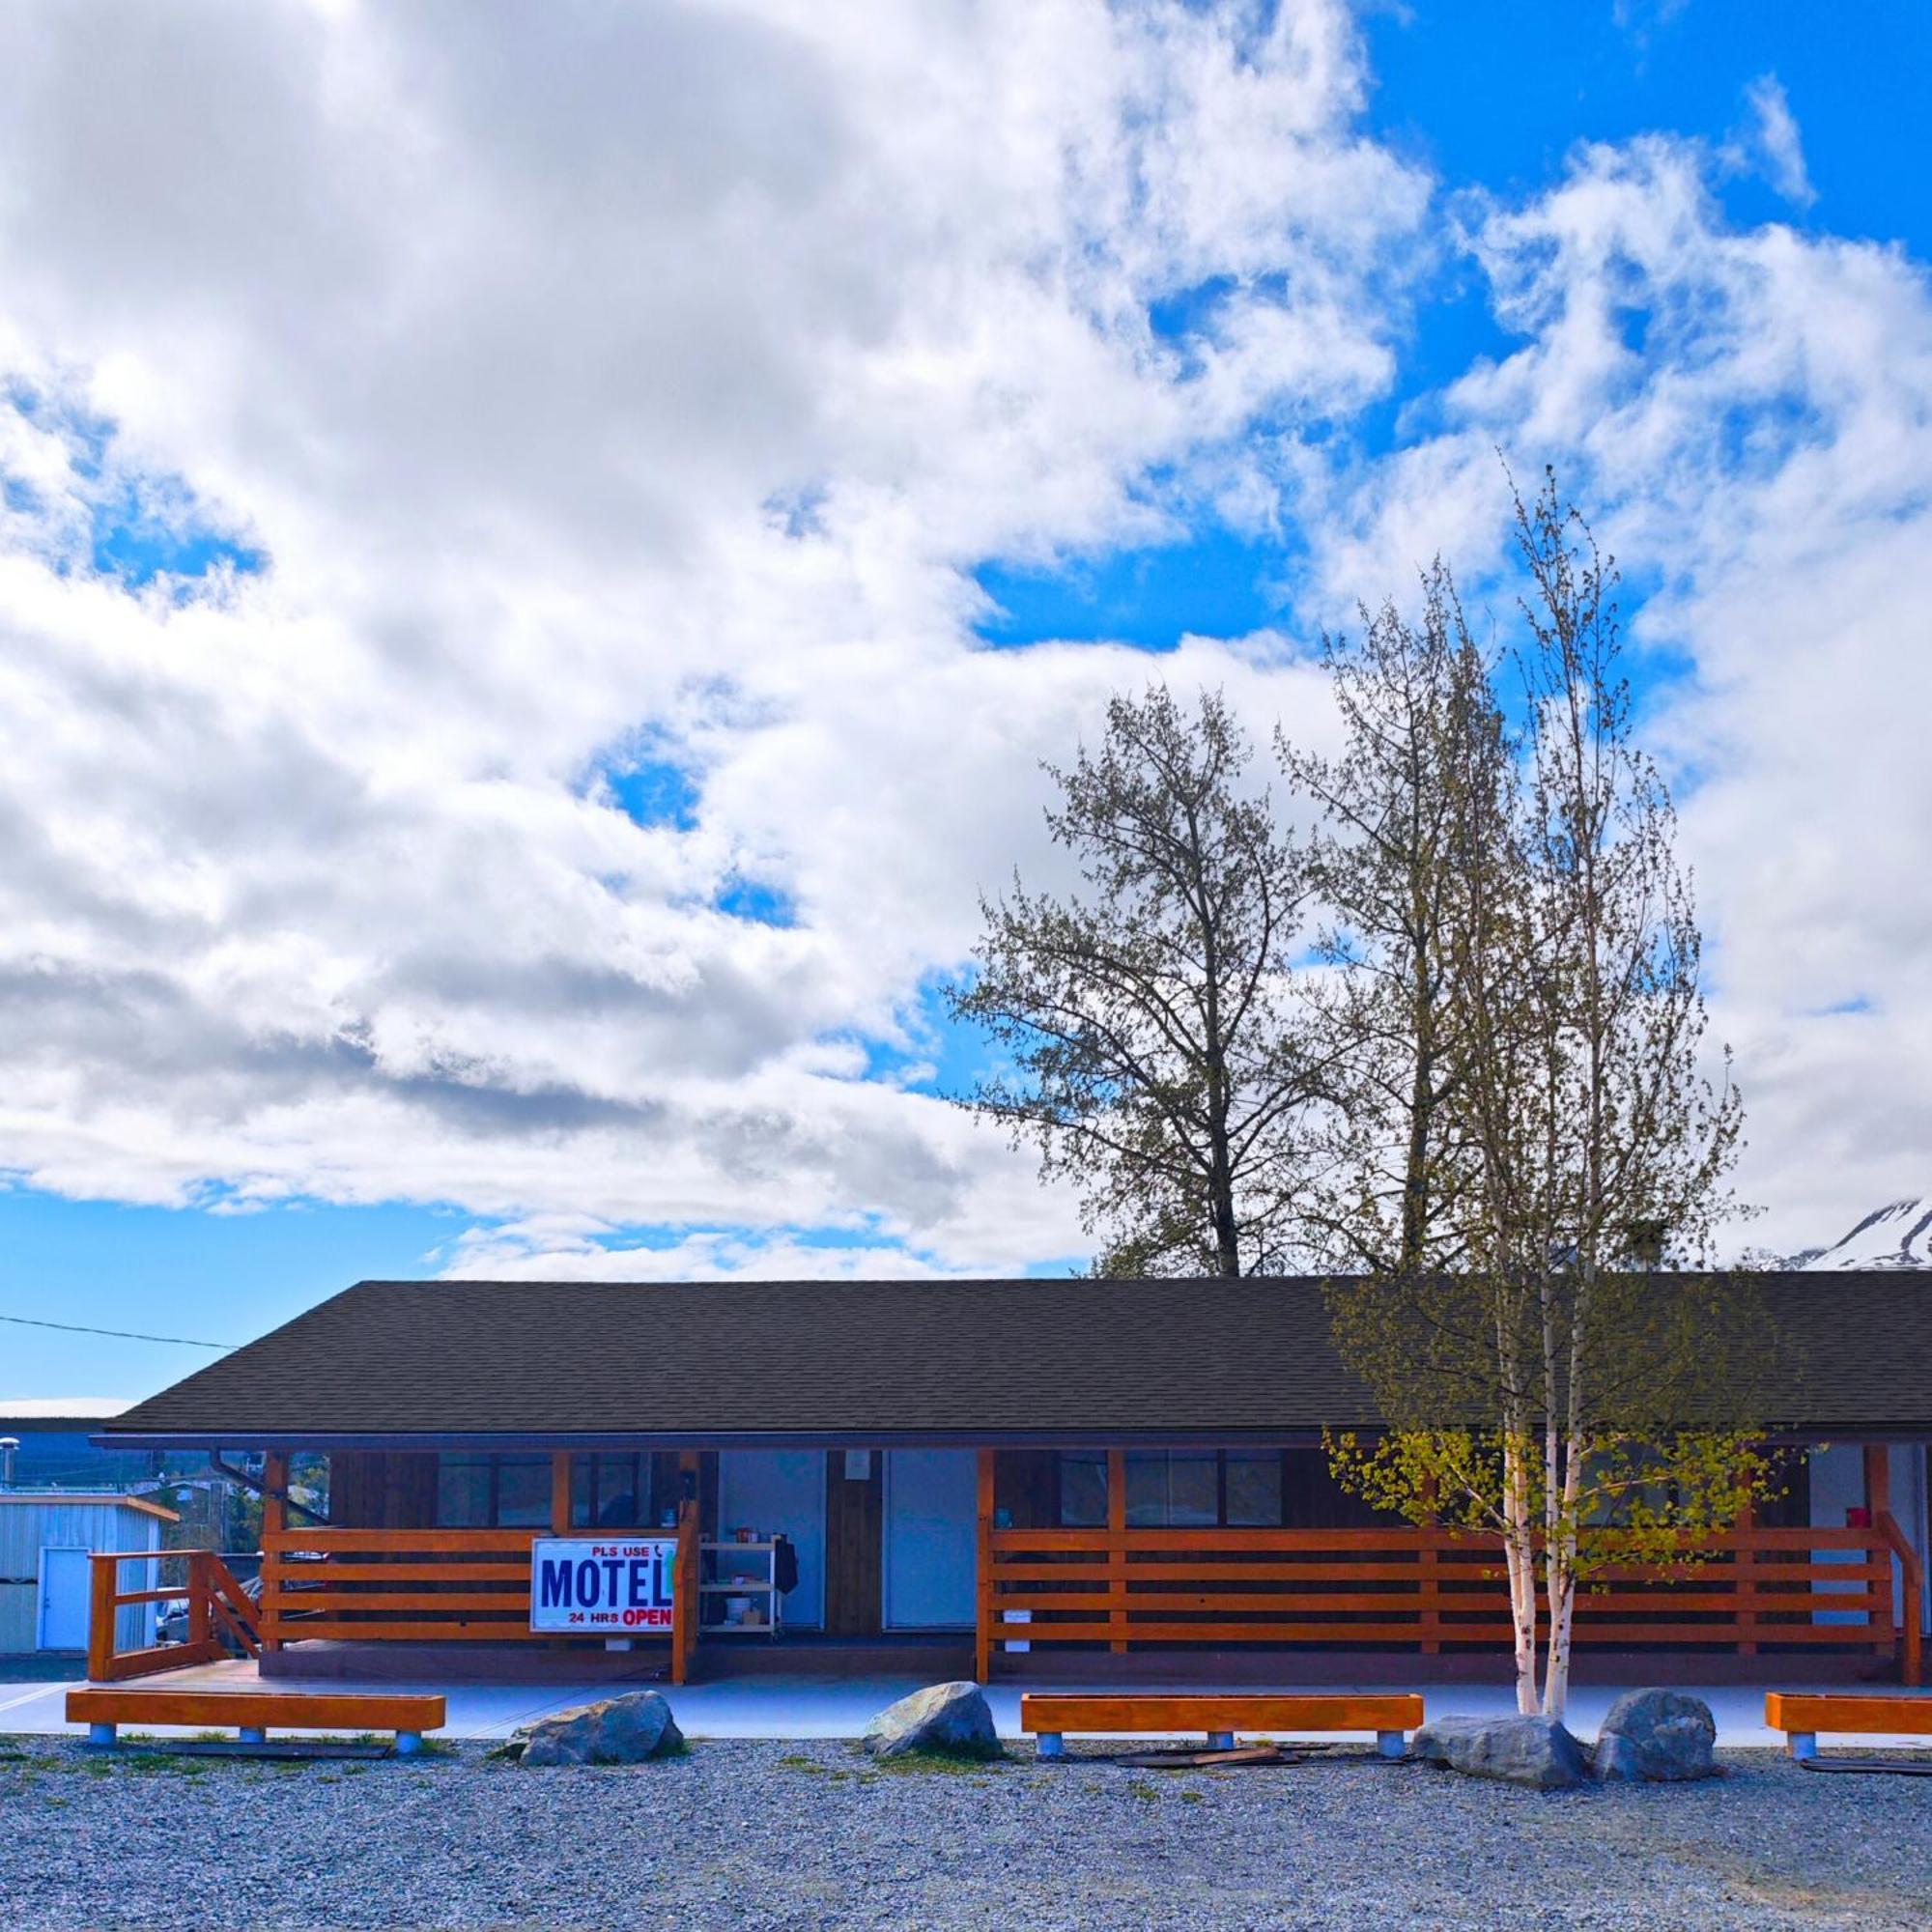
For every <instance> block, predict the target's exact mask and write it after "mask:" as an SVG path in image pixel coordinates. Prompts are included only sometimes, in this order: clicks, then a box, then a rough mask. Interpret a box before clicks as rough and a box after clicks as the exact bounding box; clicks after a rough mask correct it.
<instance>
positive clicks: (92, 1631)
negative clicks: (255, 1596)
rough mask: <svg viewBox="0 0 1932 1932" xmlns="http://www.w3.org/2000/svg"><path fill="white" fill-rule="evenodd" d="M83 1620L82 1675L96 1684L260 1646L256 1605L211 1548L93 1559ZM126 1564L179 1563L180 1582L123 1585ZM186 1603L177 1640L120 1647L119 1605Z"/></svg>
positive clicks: (114, 1553)
mask: <svg viewBox="0 0 1932 1932" xmlns="http://www.w3.org/2000/svg"><path fill="white" fill-rule="evenodd" d="M90 1562H91V1565H92V1570H91V1575H90V1577H89V1582H90V1590H91V1595H90V1601H89V1605H88V1624H87V1674H88V1677H89V1678H90V1679H91V1680H92V1681H93V1682H94V1683H96V1684H117V1683H120V1682H122V1681H123V1680H124V1679H127V1678H129V1677H149V1676H152V1675H153V1674H154V1673H155V1672H156V1671H157V1670H180V1669H183V1668H185V1666H186V1665H188V1664H191V1663H214V1662H219V1661H220V1660H221V1659H222V1658H224V1657H228V1656H231V1655H232V1654H233V1652H232V1650H231V1648H230V1644H231V1642H232V1644H233V1646H234V1649H239V1650H240V1651H241V1653H242V1654H243V1655H244V1656H248V1657H253V1656H254V1655H255V1654H256V1653H257V1652H258V1651H259V1650H260V1649H261V1647H262V1645H261V1630H260V1627H259V1623H258V1620H257V1617H256V1614H255V1605H253V1604H252V1603H250V1602H249V1600H248V1595H247V1592H246V1591H244V1590H243V1589H242V1587H241V1584H240V1583H239V1582H238V1581H237V1580H236V1577H235V1573H234V1572H233V1571H232V1570H230V1569H229V1567H228V1565H227V1564H226V1563H225V1562H223V1561H222V1559H221V1557H220V1556H219V1554H217V1553H216V1552H215V1551H214V1550H213V1549H118V1550H101V1551H97V1552H96V1553H95V1554H94V1555H93V1556H92V1557H91V1558H90ZM124 1563H143V1564H163V1563H181V1564H183V1565H184V1567H185V1581H184V1583H183V1584H182V1586H181V1587H179V1588H168V1589H164V1588H159V1587H150V1586H148V1585H146V1584H144V1585H143V1587H141V1588H140V1589H137V1590H124V1589H122V1587H121V1566H122V1565H123V1564H124ZM183 1598H185V1599H186V1601H187V1637H186V1639H185V1641H184V1642H182V1643H162V1644H152V1645H144V1646H142V1647H140V1648H137V1649H134V1650H122V1649H121V1648H120V1637H119V1631H120V1623H121V1611H122V1610H123V1609H124V1608H126V1607H128V1606H129V1605H138V1604H167V1603H176V1602H179V1601H181V1600H182V1599H183Z"/></svg>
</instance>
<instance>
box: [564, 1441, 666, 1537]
mask: <svg viewBox="0 0 1932 1932" xmlns="http://www.w3.org/2000/svg"><path fill="white" fill-rule="evenodd" d="M570 1520H571V1523H572V1525H573V1526H574V1527H575V1528H578V1529H647V1528H650V1527H651V1526H652V1521H653V1519H652V1516H651V1459H650V1456H649V1454H648V1453H645V1454H641V1455H632V1456H575V1457H573V1458H572V1459H571V1465H570Z"/></svg>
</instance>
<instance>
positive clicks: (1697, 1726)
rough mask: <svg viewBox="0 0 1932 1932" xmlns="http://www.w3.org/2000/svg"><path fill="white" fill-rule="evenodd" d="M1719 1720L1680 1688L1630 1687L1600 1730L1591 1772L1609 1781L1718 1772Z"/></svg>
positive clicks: (1706, 1707) (1706, 1774) (1662, 1779)
mask: <svg viewBox="0 0 1932 1932" xmlns="http://www.w3.org/2000/svg"><path fill="white" fill-rule="evenodd" d="M1717 1743H1718V1725H1717V1720H1716V1719H1714V1718H1713V1717H1712V1716H1711V1707H1710V1705H1708V1704H1707V1703H1705V1702H1704V1700H1703V1699H1702V1698H1701V1697H1687V1696H1686V1695H1685V1694H1684V1693H1683V1691H1681V1690H1626V1691H1625V1692H1624V1694H1623V1695H1622V1696H1621V1697H1619V1698H1618V1699H1617V1701H1616V1702H1615V1703H1614V1704H1612V1705H1611V1706H1610V1708H1609V1713H1608V1715H1607V1716H1606V1717H1605V1719H1604V1727H1603V1729H1602V1730H1601V1731H1599V1732H1598V1733H1597V1748H1596V1750H1595V1752H1594V1753H1593V1755H1592V1757H1591V1760H1590V1775H1591V1776H1593V1777H1598V1778H1601V1779H1603V1780H1604V1781H1605V1783H1612V1782H1621V1781H1625V1780H1629V1781H1631V1782H1645V1781H1658V1782H1663V1781H1667V1780H1673V1779H1677V1778H1687V1777H1715V1776H1717V1775H1718V1761H1717V1758H1716V1755H1715V1751H1716V1747H1717Z"/></svg>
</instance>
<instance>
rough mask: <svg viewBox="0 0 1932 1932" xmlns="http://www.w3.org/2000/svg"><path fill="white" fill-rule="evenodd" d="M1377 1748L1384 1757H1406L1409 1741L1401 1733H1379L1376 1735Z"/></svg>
mask: <svg viewBox="0 0 1932 1932" xmlns="http://www.w3.org/2000/svg"><path fill="white" fill-rule="evenodd" d="M1376 1748H1377V1749H1378V1751H1380V1752H1381V1754H1382V1755H1383V1756H1384V1757H1406V1756H1407V1755H1408V1740H1407V1739H1406V1738H1405V1737H1404V1736H1403V1734H1402V1733H1401V1732H1400V1731H1378V1732H1377V1733H1376Z"/></svg>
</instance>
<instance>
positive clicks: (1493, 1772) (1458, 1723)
mask: <svg viewBox="0 0 1932 1932" xmlns="http://www.w3.org/2000/svg"><path fill="white" fill-rule="evenodd" d="M1408 1748H1409V1751H1410V1753H1411V1754H1412V1755H1413V1756H1415V1757H1419V1758H1426V1759H1427V1760H1428V1761H1429V1762H1430V1763H1432V1764H1437V1765H1441V1766H1443V1767H1445V1768H1446V1769H1447V1770H1450V1771H1462V1772H1466V1773H1468V1775H1469V1776H1472V1777H1500V1778H1503V1779H1505V1780H1506V1781H1507V1782H1509V1783H1511V1784H1527V1785H1530V1786H1532V1787H1533V1788H1534V1789H1536V1790H1538V1791H1558V1790H1561V1789H1562V1788H1563V1787H1564V1786H1565V1785H1570V1784H1577V1783H1579V1782H1580V1781H1581V1780H1582V1777H1583V1775H1584V1772H1585V1771H1586V1769H1587V1765H1586V1763H1585V1760H1584V1757H1583V1747H1582V1746H1581V1745H1579V1744H1578V1743H1577V1740H1576V1739H1575V1738H1573V1737H1572V1736H1571V1735H1570V1733H1569V1732H1568V1731H1566V1730H1565V1729H1564V1728H1563V1726H1562V1724H1561V1723H1560V1722H1559V1721H1558V1720H1557V1719H1554V1718H1435V1719H1431V1720H1430V1721H1429V1722H1428V1723H1426V1724H1424V1725H1423V1726H1422V1728H1421V1729H1420V1730H1419V1731H1417V1732H1416V1734H1415V1736H1414V1737H1413V1739H1411V1740H1410V1742H1409V1747H1408Z"/></svg>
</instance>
